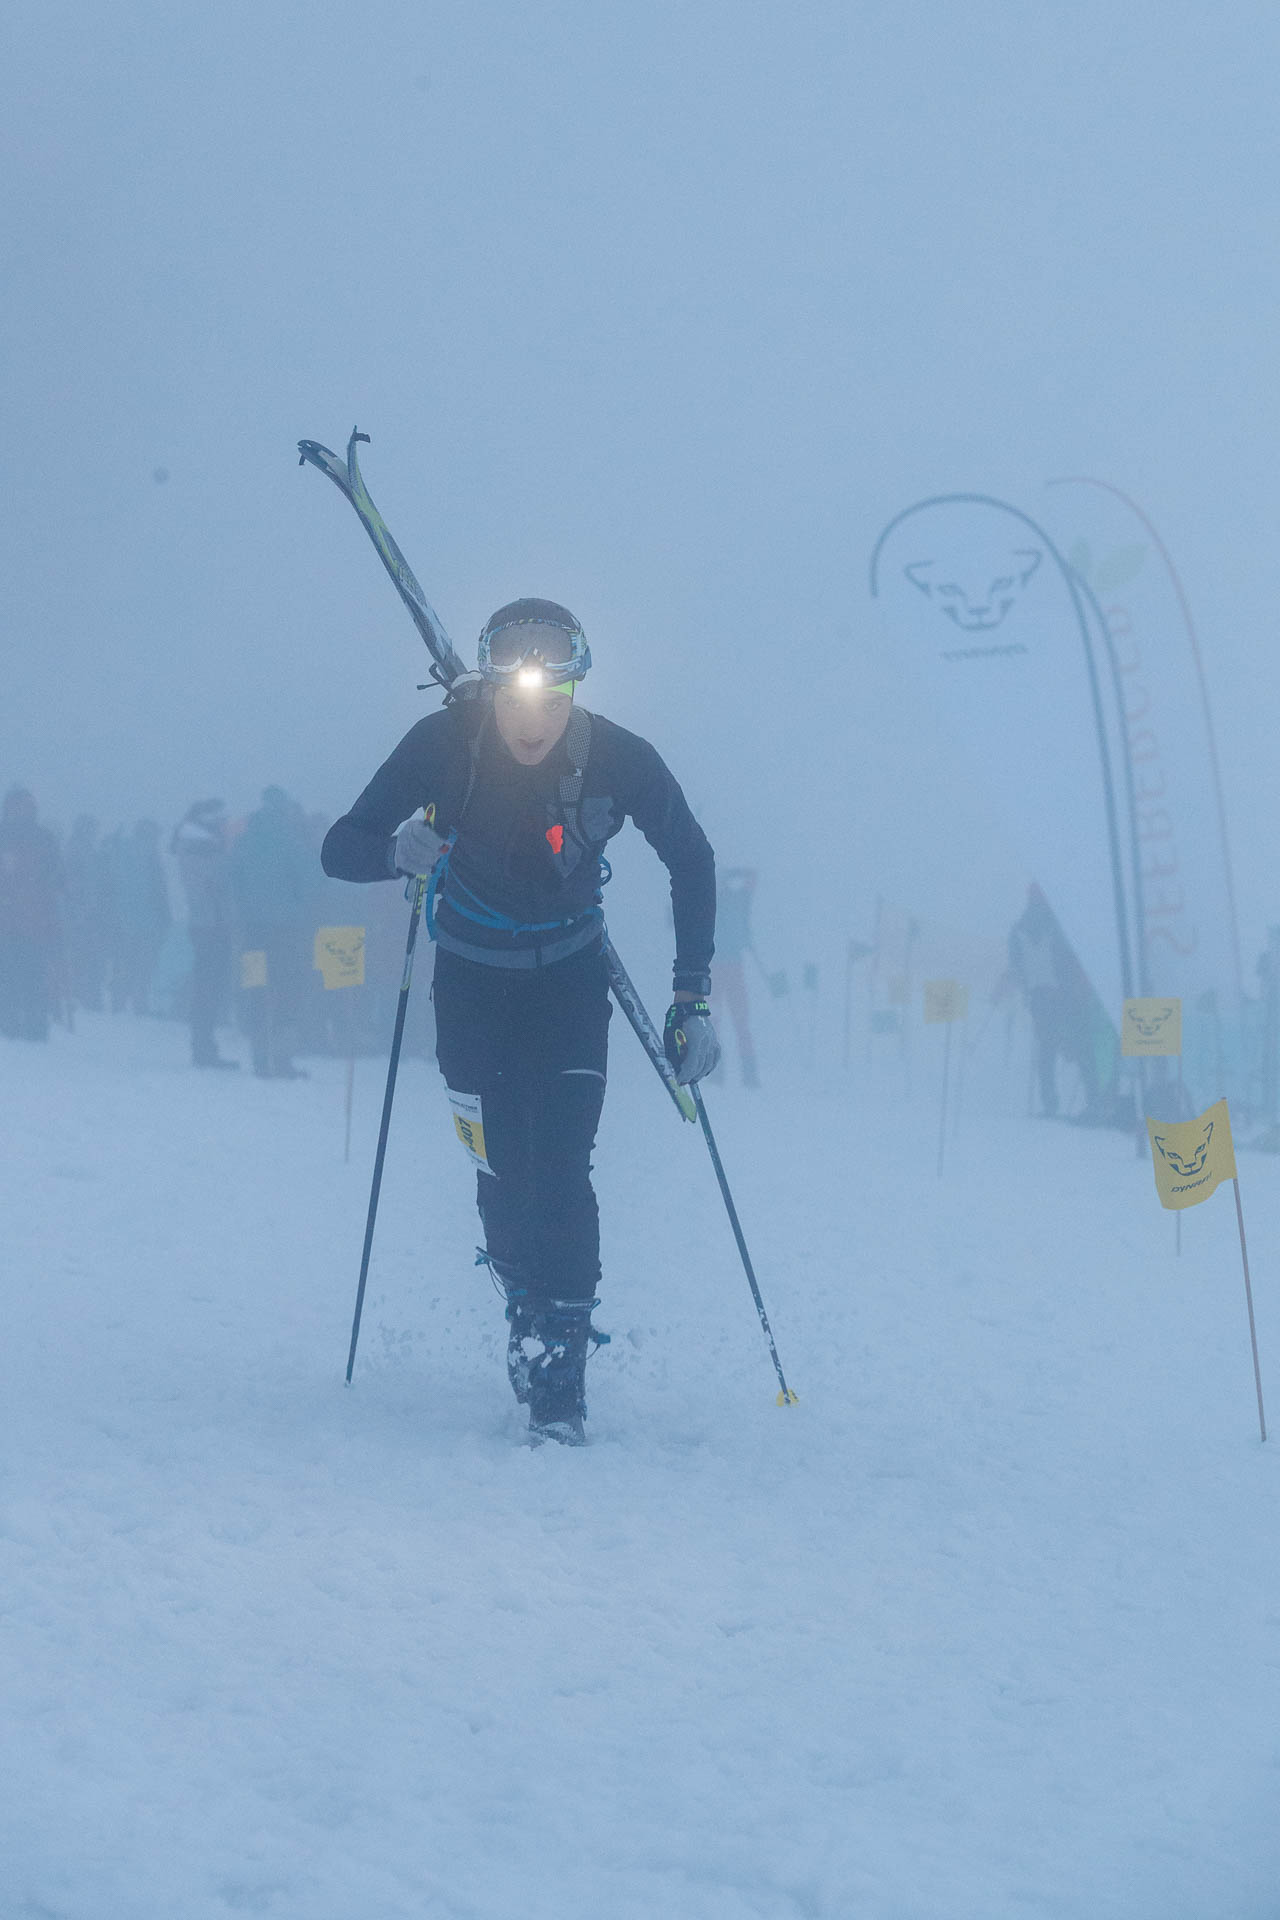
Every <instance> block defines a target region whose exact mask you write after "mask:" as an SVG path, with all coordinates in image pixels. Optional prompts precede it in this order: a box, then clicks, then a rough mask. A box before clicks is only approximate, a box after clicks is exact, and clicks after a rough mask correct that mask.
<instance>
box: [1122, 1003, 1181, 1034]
mask: <svg viewBox="0 0 1280 1920" xmlns="http://www.w3.org/2000/svg"><path fill="white" fill-rule="evenodd" d="M1172 1018H1173V1008H1172V1007H1164V1008H1162V1009H1161V1011H1160V1012H1159V1013H1135V1012H1130V1014H1129V1020H1130V1023H1131V1024H1132V1025H1133V1026H1135V1027H1136V1028H1137V1029H1138V1032H1139V1033H1140V1034H1141V1036H1142V1038H1143V1039H1144V1040H1154V1039H1155V1038H1156V1036H1157V1034H1160V1033H1162V1032H1163V1031H1164V1029H1165V1028H1166V1027H1167V1026H1168V1024H1169V1022H1170V1020H1171V1019H1172Z"/></svg>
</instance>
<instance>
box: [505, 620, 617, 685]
mask: <svg viewBox="0 0 1280 1920" xmlns="http://www.w3.org/2000/svg"><path fill="white" fill-rule="evenodd" d="M478 665H479V668H480V672H481V674H482V676H483V677H484V678H485V679H486V680H494V681H496V682H497V683H498V684H499V685H500V686H519V687H531V688H533V687H539V688H544V689H546V690H548V691H550V690H556V691H561V690H563V687H564V686H565V685H566V684H568V685H571V684H572V683H573V681H575V680H581V678H582V676H583V674H584V673H585V672H586V671H587V668H588V667H589V666H590V665H591V649H590V647H589V646H588V645H587V642H586V637H585V635H584V634H583V632H582V629H581V628H580V627H562V626H560V625H558V624H553V623H552V622H551V621H549V620H513V621H511V622H509V623H508V624H507V625H505V626H501V627H494V628H488V627H486V629H485V631H484V632H483V633H482V634H481V636H480V649H479V656H478Z"/></svg>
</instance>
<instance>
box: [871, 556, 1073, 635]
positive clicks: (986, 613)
mask: <svg viewBox="0 0 1280 1920" xmlns="http://www.w3.org/2000/svg"><path fill="white" fill-rule="evenodd" d="M1043 559H1044V555H1043V553H1042V552H1041V551H1040V549H1039V547H1010V548H1007V549H1006V550H1005V551H1004V552H1002V553H998V554H992V555H991V556H990V558H989V559H984V557H983V556H982V555H980V554H974V555H973V556H972V557H971V558H966V559H965V560H963V561H960V562H958V563H957V562H956V561H955V560H953V559H947V558H942V559H930V560H913V561H911V562H910V563H909V565H907V566H905V567H904V568H903V569H902V571H903V573H904V574H905V575H906V577H907V579H908V580H909V581H910V582H911V584H912V586H913V587H916V588H917V589H918V590H919V591H920V592H921V593H922V594H924V596H925V598H926V599H927V600H932V601H933V603H934V605H935V606H936V607H937V608H938V610H939V612H941V613H944V614H945V615H946V617H947V619H948V620H950V621H952V622H953V623H954V624H955V625H956V626H957V627H958V628H959V629H960V631H961V633H991V632H993V631H994V629H995V628H996V627H998V626H999V625H1000V624H1001V622H1002V621H1003V620H1004V617H1005V615H1006V614H1007V613H1008V612H1009V610H1010V608H1011V607H1012V606H1014V604H1015V603H1016V601H1017V599H1018V596H1019V595H1020V594H1021V592H1022V590H1023V588H1024V587H1025V586H1026V584H1027V582H1028V581H1029V580H1030V579H1031V577H1032V575H1033V574H1034V573H1036V572H1037V571H1038V570H1039V567H1040V564H1041V562H1042V560H1043Z"/></svg>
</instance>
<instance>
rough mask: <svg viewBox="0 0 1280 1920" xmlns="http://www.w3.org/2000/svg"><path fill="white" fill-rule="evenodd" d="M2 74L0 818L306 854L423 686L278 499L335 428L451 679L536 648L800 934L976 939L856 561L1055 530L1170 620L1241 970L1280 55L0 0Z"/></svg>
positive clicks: (1084, 26)
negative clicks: (164, 833) (1111, 532)
mask: <svg viewBox="0 0 1280 1920" xmlns="http://www.w3.org/2000/svg"><path fill="white" fill-rule="evenodd" d="M0 32H2V33H3V42H2V43H0V88H2V89H3V102H2V105H3V111H2V112H0V141H3V147H4V162H5V165H4V178H5V181H6V188H5V209H4V212H5V218H4V234H5V239H4V288H5V295H4V301H3V312H2V315H0V324H2V326H3V363H4V364H3V376H4V403H5V404H4V420H5V428H6V433H5V454H6V482H7V484H6V494H7V503H6V510H5V515H4V534H3V538H4V543H5V554H4V567H5V581H6V585H5V616H4V617H5V629H6V641H5V654H4V658H5V692H4V699H3V704H2V711H0V785H7V784H8V783H9V782H10V781H11V780H22V781H24V782H26V783H28V784H29V785H31V786H32V787H33V788H34V789H35V791H36V793H37V795H38V797H39V799H40V801H41V803H42V806H43V808H44V810H45V812H46V814H48V815H49V816H50V817H52V818H54V819H56V820H59V821H61V822H63V823H64V824H65V823H66V822H68V821H69V820H70V818H71V817H72V816H73V815H74V814H75V813H77V812H79V811H81V810H88V811H91V812H94V813H97V814H99V815H100V816H101V817H102V818H103V819H104V821H105V822H106V823H108V824H112V823H114V822H115V821H116V820H119V819H130V818H133V817H135V816H136V815H138V814H140V813H154V814H156V815H157V816H158V817H160V818H161V819H162V820H165V821H166V822H167V821H169V820H171V819H172V818H173V817H175V815H176V814H177V813H179V812H180V811H181V810H182V809H183V808H184V807H185V805H186V804H187V802H188V801H189V800H190V799H191V798H193V797H195V796H197V795H200V794H206V793H217V794H220V795H222V796H223V797H225V798H226V800H227V801H228V803H229V804H230V805H231V806H232V808H233V810H237V811H243V810H244V809H245V808H246V807H247V806H249V805H251V804H253V802H254V801H255V800H256V797H257V793H258V791H259V789H260V788H261V786H262V785H263V784H264V783H265V782H266V781H268V780H278V781H280V782H282V783H283V784H284V785H285V786H286V787H288V788H289V789H290V790H291V791H292V792H294V793H296V794H297V796H298V797H299V798H300V799H302V800H303V801H304V802H305V803H306V804H307V805H308V806H309V807H315V808H320V809H324V810H326V811H328V812H330V813H337V812H339V811H341V810H342V809H343V808H344V807H345V806H346V805H348V804H349V802H350V800H351V799H352V798H353V797H354V795H355V793H356V792H357V791H358V789H359V788H360V786H362V785H363V783H364V781H365V780H366V779H367V777H368V776H369V774H370V773H371V772H372V770H373V768H374V767H375V766H376V765H377V764H378V762H379V761H380V759H381V758H382V757H383V756H384V754H385V753H386V752H387V751H388V750H389V748H390V747H391V745H392V744H393V743H394V741H395V740H396V739H397V738H398V737H399V735H400V733H401V732H402V731H404V729H405V728H406V727H407V726H408V725H409V724H410V722H411V721H412V720H413V719H414V718H415V717H416V716H417V715H418V714H419V713H420V712H421V711H423V710H424V700H425V696H421V695H419V694H417V693H416V692H415V683H416V682H417V681H418V680H421V679H424V678H425V677H426V676H425V661H424V656H423V654H422V649H421V646H420V643H419V642H418V640H417V638H416V635H415V633H414V631H413V628H412V627H411V625H410V623H409V622H408V620H407V618H406V617H405V616H404V614H403V613H402V611H401V609H400V607H399V604H398V602H397V600H396V598H395V596H394V594H393V592H392V591H391V588H390V586H389V584H388V583H387V581H386V580H385V578H384V576H383V575H382V573H381V570H380V568H379V567H378V564H377V561H376V559H375V556H374V554H373V552H372V549H371V548H370V547H369V545H368V543H367V541H366V540H365V538H364V536H363V534H362V533H361V532H360V529H359V527H358V525H357V523H356V521H355V519H354V516H353V515H352V514H351V512H350V509H349V508H347V507H346V505H345V504H344V503H343V501H342V500H341V499H340V498H339V496H338V495H337V493H336V492H335V491H334V490H333V489H332V488H331V487H330V486H328V485H327V483H325V482H324V481H323V480H322V479H321V478H320V476H318V475H317V474H315V473H314V472H312V471H311V470H305V471H301V472H300V471H299V470H298V468H297V466H296V459H295V456H294V454H293V451H292V450H293V446H294V443H295V442H296V441H297V439H298V438H299V437H301V436H307V437H311V438H316V439H319V440H322V441H325V442H327V443H328V444H329V445H331V446H334V447H337V448H342V447H344V446H345V443H346V436H347V434H348V432H349V431H350V429H351V426H352V424H353V423H356V422H358V423H359V425H360V426H361V427H362V428H363V429H365V430H366V431H368V432H369V433H370V434H371V435H372V436H373V444H372V446H371V447H370V448H368V449H366V450H365V453H364V462H365V473H366V478H367V480H368V482H369V485H370V489H371V491H372V493H373V495H374V498H375V499H376V500H377V502H378V504H379V506H380V508H381V509H382V512H383V513H384V515H385V517H386V519H387V521H388V523H389V525H390V526H391V528H392V530H393V532H394V533H395V534H396V536H397V538H398V539H399V541H400V543H401V545H402V546H403V547H404V549H405V551H406V553H407V554H408V557H409V559H410V561H411V563H412V564H413V565H414V567H415V569H416V570H417V572H418V574H419V577H420V578H421V579H422V581H423V584H424V586H425V587H426V590H427V592H428V594H429V596H430V597H431V598H432V600H433V601H434V603H435V605H436V606H437V608H438V610H439V611H440V613H441V615H442V617H443V619H444V621H445V623H446V625H447V626H448V627H449V629H450V631H451V632H452V633H453V635H454V637H455V639H456V640H457V641H458V642H459V644H460V645H461V646H462V647H463V649H464V650H465V651H467V652H468V653H469V652H470V651H471V650H472V649H473V647H474V640H475V635H476V633H477V632H478V630H479V628H480V626H481V624H482V622H483V620H484V618H485V616H486V615H487V614H488V613H489V612H490V611H491V610H492V609H493V608H494V607H495V606H497V605H498V604H500V603H501V602H503V601H505V600H507V599H509V598H511V597H513V596H514V595H517V594H523V593H535V594H546V595H550V596H552V597H554V598H557V599H560V600H563V601H565V602H567V604H569V605H570V606H571V607H572V608H573V609H574V611H575V612H576V613H577V614H578V615H579V617H580V618H581V620H582V621H583V623H584V624H585V626H586V628H587V631H588V634H589V637H590V639H591V643H592V648H593V652H594V654H595V657H596V661H597V667H596V669H595V671H594V672H593V675H592V680H591V683H590V704H592V705H594V706H596V707H597V708H598V709H600V710H601V711H604V712H607V713H609V714H610V715H611V716H612V717H613V718H615V719H618V720H620V721H622V722H623V723H624V724H626V725H630V726H632V727H634V728H636V729H637V730H638V731H640V732H642V733H645V734H647V735H649V736H650V737H651V738H653V739H654V741H655V742H656V744H657V745H658V746H659V747H660V749H661V750H662V751H663V753H664V755H665V756H666V757H667V759H668V760H669V762H670V764H671V765H672V767H673V768H674V769H675V771H676V773H677V774H678V775H679V776H680V777H681V778H682V780H683V781H684V783H685V785H686V787H687V789H688V791H689V793H690V797H691V798H692V799H693V801H694V802H695V805H697V806H698V808H699V809H700V811H701V812H702V814H703V815H704V817H705V820H706V824H707V827H708V830H709V831H710V833H711V835H712V838H713V840H714V841H715V842H716V844H717V847H718V849H719V851H720V852H721V854H722V856H723V857H725V858H727V859H729V860H748V859H751V860H755V861H756V862H757V863H758V864H760V865H761V866H762V868H764V869H765V870H766V872H767V873H768V874H769V875H770V876H771V878H772V879H773V880H774V881H775V883H780V882H782V881H783V880H784V879H785V880H786V881H787V883H788V886H789V887H790V889H791V891H792V892H793V893H794V895H795V899H796V902H797V912H798V915H799V917H800V919H801V920H802V921H803V922H804V924H805V926H806V928H808V929H814V930H816V929H820V928H827V929H828V930H829V929H830V927H832V926H838V928H839V931H841V932H844V931H846V930H847V931H848V932H851V933H852V932H857V931H859V930H861V929H862V928H863V927H864V926H865V923H866V921H867V919H868V916H869V913H870V911H871V906H870V903H871V902H872V901H873V900H874V896H875V894H876V893H877V892H878V891H886V892H888V893H889V894H890V895H891V896H892V897H894V898H899V899H901V898H904V897H908V896H909V902H908V903H909V904H918V905H919V906H920V907H921V908H922V909H924V908H929V909H932V910H933V911H935V912H937V913H938V914H940V915H942V916H944V917H948V916H949V917H951V918H953V919H959V920H960V921H961V922H962V923H963V924H973V923H975V922H976V923H978V924H979V925H987V924H988V923H994V924H995V925H996V926H997V927H998V925H999V922H1000V919H1001V916H1002V914H1003V913H1004V912H1005V909H1006V906H1007V904H1008V903H1009V902H1013V903H1014V905H1016V901H1017V889H1018V887H1019V886H1020V885H1021V880H1022V877H1023V875H1022V872H1021V869H1020V867H1019V864H1018V859H1017V856H1016V855H1014V854H1013V853H1011V852H1009V851H1008V850H1007V849H1006V848H1005V847H1004V845H1003V842H1001V841H1000V840H999V839H998V838H997V837H995V827H994V814H993V812H992V811H991V809H990V808H989V806H988V804H987V802H986V800H985V799H984V798H983V797H982V796H981V795H980V794H979V793H978V792H977V791H976V790H971V788H970V783H969V781H968V777H967V774H966V771H965V768H964V766H963V764H962V763H961V761H960V760H959V759H955V760H953V759H952V758H951V757H950V749H949V748H947V747H946V746H940V745H939V743H938V742H937V740H936V738H935V736H934V734H933V732H932V730H931V728H930V727H929V725H928V724H926V722H925V721H924V719H923V718H922V717H921V716H919V715H917V714H915V713H913V712H910V711H906V710H905V699H904V695H903V692H902V689H901V688H900V687H899V686H898V684H897V682H896V679H895V677H894V673H893V670H892V664H891V662H889V661H886V659H885V658H884V653H883V649H882V648H881V647H880V646H879V644H878V642H877V641H876V639H875V630H874V626H873V625H871V624H869V621H868V598H867V560H868V555H869V551H870V548H871V546H872V544H873V542H874V540H875V538H876V535H877V534H878V532H879V531H880V529H881V527H882V526H883V525H884V524H885V522H886V521H888V520H889V519H890V518H891V517H892V516H893V514H894V513H895V512H897V511H898V509H899V508H901V507H903V506H905V505H907V504H909V503H910V502H911V501H913V500H915V499H918V498H920V497H922V496H924V495H928V494H933V493H937V492H943V491H947V490H950V489H962V490H976V491H982V492H989V493H994V494H997V495H1000V496H1001V497H1005V498H1009V499H1016V500H1020V501H1022V502H1023V503H1024V504H1027V505H1029V506H1030V508H1031V510H1032V511H1035V507H1036V503H1037V502H1042V501H1043V483H1044V482H1045V481H1046V480H1047V479H1049V478H1050V477H1052V476H1054V475H1057V474H1064V473H1087V474H1097V475H1101V476H1103V477H1105V478H1107V479H1109V480H1110V481H1112V482H1114V483H1115V484H1117V485H1119V486H1122V487H1124V488H1125V489H1126V491H1128V492H1129V493H1131V494H1133V495H1134V496H1135V497H1137V498H1138V499H1139V500H1140V501H1141V503H1142V504H1143V506H1144V507H1145V509H1146V511H1147V512H1148V513H1149V514H1150V515H1151V516H1152V518H1153V520H1154V521H1155V523H1156V524H1157V526H1158V527H1159V528H1160V530H1161V532H1162V533H1163V535H1164V538H1165V540H1166V541H1167V543H1168V545H1169V547H1170V549H1171V551H1172V552H1173V554H1174V556H1175V558H1176V559H1177V561H1178V564H1179V566H1180V567H1181V570H1182V572H1183V575H1184V578H1185V581H1186V585H1187V589H1188V593H1189V596H1190V599H1191V602H1192V605H1193V608H1194V609H1195V612H1196V614H1197V617H1198V620H1199V624H1200V628H1201V636H1202V641H1203V644H1204V649H1205V656H1206V670H1207V676H1208V681H1209V686H1210V691H1211V695H1212V698H1213V702H1214V706H1215V710H1216V714H1217V719H1218V725H1219V731H1220V736H1221V741H1222V747H1223V757H1224V762H1225V768H1224V771H1225V777H1226V787H1227V805H1228V813H1229V816H1230V820H1231V825H1232V829H1233V833H1234V836H1235V849H1236V861H1237V867H1238V870H1239V878H1240V893H1241V904H1242V913H1243V918H1244V922H1245V928H1246V941H1247V944H1248V945H1249V947H1250V950H1251V951H1252V950H1253V949H1254V948H1256V944H1257V941H1258V940H1259V939H1260V938H1261V935H1262V930H1263V928H1264V926H1265V923H1266V922H1267V921H1268V920H1269V919H1271V918H1276V919H1280V860H1278V859H1277V855H1276V850H1275V843H1276V836H1275V833H1274V830H1273V819H1274V815H1275V802H1276V790H1277V779H1276V774H1275V771H1274V761H1275V754H1274V726H1275V714H1276V711H1277V701H1276V694H1277V691H1278V687H1280V666H1278V665H1277V659H1276V648H1275V645H1274V641H1273V637H1272V636H1273V625H1274V619H1275V614H1274V607H1275V603H1276V600H1277V591H1278V587H1280V552H1278V549H1277V542H1276V539H1275V531H1274V530H1275V526H1276V522H1277V518H1278V513H1280V481H1278V480H1277V476H1276V472H1275V461H1274V456H1273V448H1274V446H1275V443H1276V439H1277V428H1278V426H1280V418H1278V415H1280V392H1278V389H1277V382H1276V377H1275V366H1276V341H1277V338H1278V337H1280V327H1278V325H1277V321H1278V319H1280V314H1278V311H1277V309H1278V304H1280V303H1278V300H1277V294H1278V292H1280V278H1278V276H1280V251H1278V249H1277V245H1276V239H1277V235H1276V178H1277V166H1276V124H1277V122H1276V113H1275V73H1276V70H1277V57H1278V56H1280V13H1277V11H1276V9H1275V8H1274V7H1270V6H1266V7H1264V6H1260V5H1259V6H1255V5H1250V4H1234V5H1232V6H1230V7H1227V8H1223V7H1221V6H1219V5H1209V4H1199V3H1197V4H1178V0H1173V3H1172V4H1169V3H1168V0H1165V4H1161V5H1140V6H1133V5H1122V6H1117V5H1116V4H1115V0H1105V4H1096V3H1095V0H1085V3H1084V4H1078V5H1074V6H1072V7H1070V8H1066V7H1062V8H1050V7H1028V6H1026V5H1022V4H1018V5H1015V4H999V5H992V4H986V5H984V4H981V0H978V4H973V3H972V0H966V4H964V5H961V4H958V0H950V3H948V4H940V3H939V0H925V3H924V4H911V3H910V0H860V3H859V4H853V5H851V4H849V0H840V4H815V3H814V0H796V3H795V4H790V5H786V6H784V5H781V4H772V5H769V6H755V5H750V4H744V0H733V4H731V5H730V4H687V0H686V4H681V5H675V4H671V3H670V0H646V4H645V5H643V6H639V5H637V6H634V7H625V8H622V7H618V8H615V7H602V6H600V5H598V4H587V0H564V4H561V5H554V6H552V5H539V4H536V0H534V3H533V4H505V3H503V0H467V4H465V5H462V4H457V5H448V6H444V5H431V4H423V0H415V3H414V4H412V5H410V4H392V3H389V0H383V3H380V0H365V4H363V5H362V6H360V7H358V8H357V7H351V6H349V5H346V4H344V5H342V6H337V5H332V4H329V0H310V3H309V4H307V5H305V6H304V5H301V4H298V5H289V6H285V5H279V4H271V0H254V4H252V5H247V4H242V0H222V4H220V5H219V6H217V7H208V6H203V5H202V6H199V7H197V6H195V5H194V4H191V3H190V0H180V3H179V4H174V0H165V3H164V4H159V3H158V0H157V3H156V4H139V0H121V3H120V4H119V5H118V6H116V7H114V8H110V9H107V8H102V7H98V6H90V5H87V4H83V3H82V4H80V5H77V6H66V5H63V4H59V0H40V4H39V5H38V6H37V5H34V4H30V0H27V3H25V4H23V3H22V0H14V3H11V5H10V6H9V7H8V8H7V9H6V12H5V20H4V24H3V27H0ZM642 859H644V860H647V855H643V854H642V851H641V850H637V852H636V854H635V855H634V856H633V858H632V864H637V865H638V864H639V863H640V862H641V860H642ZM644 885H645V886H646V887H647V885H648V882H647V881H646V882H645V883H644ZM781 892H782V888H781V885H780V884H779V885H777V887H776V892H775V903H776V902H777V900H778V898H779V897H780V895H781ZM833 902H834V905H833ZM806 937H809V935H808V934H806ZM814 937H816V932H815V934H814Z"/></svg>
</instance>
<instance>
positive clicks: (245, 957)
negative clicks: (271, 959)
mask: <svg viewBox="0 0 1280 1920" xmlns="http://www.w3.org/2000/svg"><path fill="white" fill-rule="evenodd" d="M266 984H267V956H266V954H265V953H264V952H263V950H262V948H261V947H251V948H250V949H249V951H248V952H247V953H242V954H241V955H240V985H241V986H242V987H265V986H266Z"/></svg>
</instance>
